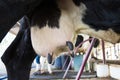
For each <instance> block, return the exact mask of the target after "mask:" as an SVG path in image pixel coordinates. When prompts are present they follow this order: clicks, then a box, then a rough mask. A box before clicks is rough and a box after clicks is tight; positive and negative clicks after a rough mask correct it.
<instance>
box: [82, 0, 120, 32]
mask: <svg viewBox="0 0 120 80" xmlns="http://www.w3.org/2000/svg"><path fill="white" fill-rule="evenodd" d="M83 3H84V4H85V6H86V7H87V10H86V14H85V15H84V17H83V19H82V20H83V22H84V23H86V24H88V25H89V26H90V27H91V28H93V29H95V30H96V31H98V30H108V29H112V30H113V31H115V32H116V33H119V34H120V0H84V1H83Z"/></svg>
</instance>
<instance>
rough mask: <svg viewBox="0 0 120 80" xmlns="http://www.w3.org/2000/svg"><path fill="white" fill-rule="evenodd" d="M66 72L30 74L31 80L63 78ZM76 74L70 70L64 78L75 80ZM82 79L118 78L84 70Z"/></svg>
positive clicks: (103, 79) (104, 79)
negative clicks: (102, 76) (99, 75)
mask: <svg viewBox="0 0 120 80" xmlns="http://www.w3.org/2000/svg"><path fill="white" fill-rule="evenodd" d="M64 72H65V71H62V70H55V71H54V72H53V74H51V75H50V74H49V73H48V72H45V73H44V74H42V75H41V74H39V75H34V74H31V76H30V80H63V79H62V77H63V75H64ZM76 74H77V72H74V71H72V70H71V71H69V72H68V74H67V76H66V79H64V80H75V77H76ZM80 80H116V79H113V78H110V77H107V78H97V76H96V73H95V72H94V73H87V72H84V73H83V74H82V76H81V79H80Z"/></svg>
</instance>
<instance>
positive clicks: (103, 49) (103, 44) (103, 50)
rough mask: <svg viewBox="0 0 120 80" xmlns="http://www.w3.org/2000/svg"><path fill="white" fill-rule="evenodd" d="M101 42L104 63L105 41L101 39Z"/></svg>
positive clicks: (104, 62)
mask: <svg viewBox="0 0 120 80" xmlns="http://www.w3.org/2000/svg"><path fill="white" fill-rule="evenodd" d="M101 42H102V52H103V64H106V58H105V43H104V41H103V40H101Z"/></svg>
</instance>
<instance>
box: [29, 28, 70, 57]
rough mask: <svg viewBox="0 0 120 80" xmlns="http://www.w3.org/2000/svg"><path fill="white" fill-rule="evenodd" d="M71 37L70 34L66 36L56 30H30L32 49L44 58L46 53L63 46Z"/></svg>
mask: <svg viewBox="0 0 120 80" xmlns="http://www.w3.org/2000/svg"><path fill="white" fill-rule="evenodd" d="M71 35H72V34H71V33H70V34H69V35H68V34H66V33H65V32H64V31H62V30H60V29H57V28H54V29H51V28H48V27H44V28H42V29H39V28H38V27H34V28H31V39H32V45H33V48H34V50H35V51H36V53H37V54H40V55H42V56H46V55H47V54H48V53H51V52H53V51H54V50H55V48H56V47H58V46H63V45H65V44H66V41H68V40H69V41H70V40H71V38H72V36H71Z"/></svg>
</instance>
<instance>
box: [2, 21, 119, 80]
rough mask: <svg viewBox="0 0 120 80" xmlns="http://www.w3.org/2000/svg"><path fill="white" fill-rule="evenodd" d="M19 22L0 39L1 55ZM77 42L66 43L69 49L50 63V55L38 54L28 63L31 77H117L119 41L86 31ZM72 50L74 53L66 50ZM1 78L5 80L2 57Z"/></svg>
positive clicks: (102, 79) (111, 79) (41, 79)
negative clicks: (94, 35)
mask: <svg viewBox="0 0 120 80" xmlns="http://www.w3.org/2000/svg"><path fill="white" fill-rule="evenodd" d="M19 25H20V23H19V22H18V23H16V24H15V26H14V27H13V28H12V29H11V30H10V31H9V32H8V34H7V35H6V37H5V38H4V40H3V41H2V42H1V43H0V56H2V54H3V53H4V51H5V50H6V48H7V47H8V46H9V45H10V43H11V42H12V41H13V40H14V38H15V37H16V35H17V33H18V30H19ZM79 38H82V42H80V43H78V42H79V40H80V39H79ZM90 42H91V43H90ZM76 43H77V46H76V47H74V43H73V45H72V43H70V44H68V51H67V52H61V54H60V55H58V56H57V57H56V58H55V59H54V60H53V61H52V63H51V64H49V63H48V62H49V61H48V60H49V59H47V58H45V57H42V56H37V57H36V58H35V59H34V61H33V63H32V66H31V73H30V80H62V79H65V80H120V75H119V74H120V43H117V44H111V43H109V42H106V41H103V40H101V39H96V38H93V37H90V36H89V35H86V34H79V37H77V40H76ZM81 45H82V46H81ZM62 50H64V49H62ZM72 51H74V56H73V55H70V54H69V53H72ZM43 66H44V67H43ZM48 68H51V70H52V72H51V73H50V72H49V69H48ZM0 80H7V73H6V69H5V66H4V64H3V63H2V61H1V60H0Z"/></svg>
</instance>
